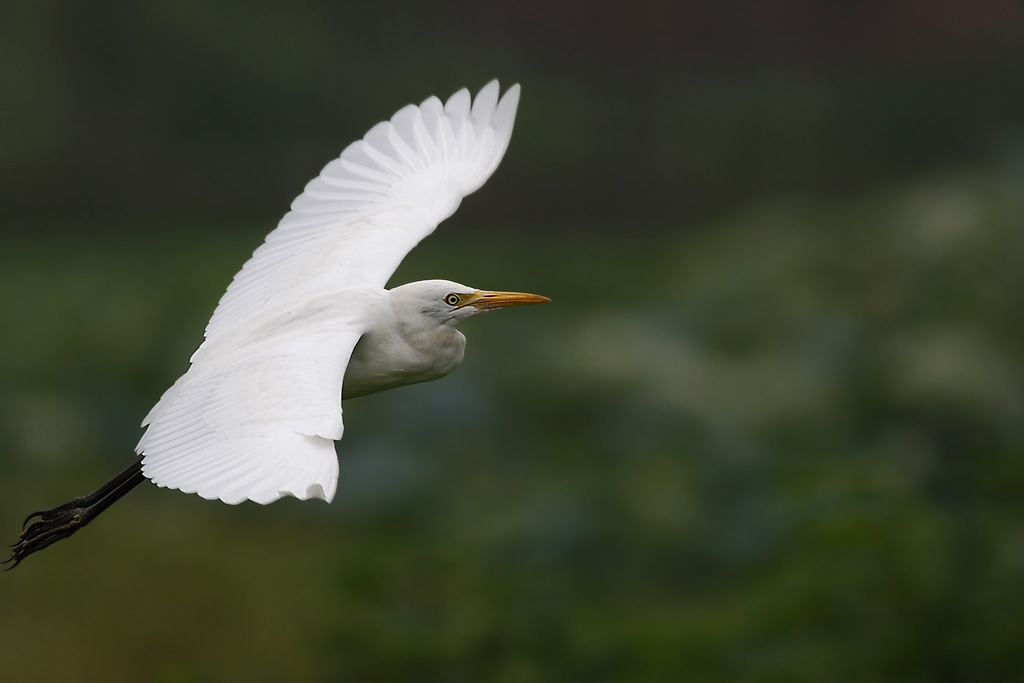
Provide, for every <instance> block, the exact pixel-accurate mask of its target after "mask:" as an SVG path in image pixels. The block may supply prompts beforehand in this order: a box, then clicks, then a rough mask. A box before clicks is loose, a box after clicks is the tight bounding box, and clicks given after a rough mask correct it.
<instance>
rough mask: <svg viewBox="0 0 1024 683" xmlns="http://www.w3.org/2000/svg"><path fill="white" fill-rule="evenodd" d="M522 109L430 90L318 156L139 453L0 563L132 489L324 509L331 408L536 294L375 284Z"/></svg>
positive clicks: (488, 97)
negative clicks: (149, 487) (467, 325)
mask: <svg viewBox="0 0 1024 683" xmlns="http://www.w3.org/2000/svg"><path fill="white" fill-rule="evenodd" d="M518 102H519V86H518V85H513V86H512V87H511V88H509V89H508V90H507V91H506V92H505V93H504V95H502V96H501V97H500V99H499V88H498V83H497V81H492V82H490V83H488V84H487V85H486V86H485V87H484V88H483V89H482V90H481V91H480V92H479V94H478V95H477V96H476V98H475V99H472V98H471V96H470V94H469V92H468V91H467V90H460V91H459V92H457V93H455V94H454V95H452V97H451V98H449V99H448V101H447V102H444V103H442V102H441V101H440V100H439V99H437V98H436V97H431V98H429V99H427V100H426V101H424V102H423V103H422V104H420V105H419V106H415V105H409V106H407V107H405V108H403V109H401V110H399V111H398V112H397V113H396V114H395V115H394V116H393V117H392V118H391V120H390V121H384V122H382V123H379V124H377V125H376V126H374V127H373V128H372V129H371V130H370V132H369V133H367V134H366V136H365V137H364V138H363V139H362V140H359V141H357V142H355V143H353V144H351V145H349V146H348V147H347V148H346V149H345V151H343V152H342V153H341V156H340V157H339V158H337V159H335V160H334V161H332V162H330V163H329V164H327V166H326V167H325V168H324V169H323V171H321V173H320V175H319V176H318V177H317V178H314V179H313V180H312V181H311V182H310V183H309V184H308V185H306V188H305V190H304V191H303V193H302V194H301V195H299V197H298V198H297V199H296V200H295V201H294V202H293V203H292V205H291V210H290V211H289V212H288V213H287V214H285V216H284V218H282V219H281V222H280V223H279V224H278V226H277V228H276V229H274V230H273V231H272V232H271V233H270V234H269V235H267V238H266V240H265V242H264V243H263V244H262V245H261V246H260V247H259V248H258V249H256V251H255V252H254V253H253V255H252V257H251V258H250V259H249V260H248V261H247V262H246V263H245V265H243V266H242V269H241V270H240V271H239V272H238V273H237V274H236V275H235V277H234V280H233V281H232V282H231V285H230V286H229V287H228V289H227V292H225V294H224V296H223V297H221V300H220V303H219V304H218V305H217V308H216V310H214V312H213V317H212V318H210V322H209V323H208V324H207V327H206V332H205V339H204V341H203V343H202V344H201V345H200V347H199V348H198V350H197V351H196V352H195V353H194V354H193V355H192V358H191V364H190V366H189V368H188V370H187V371H186V372H185V374H183V375H182V376H181V377H180V378H179V379H178V380H177V381H176V382H175V383H174V384H173V385H172V386H171V388H170V389H168V390H167V391H166V392H165V393H164V395H163V396H162V397H161V398H160V400H159V401H158V402H157V404H156V405H155V406H154V407H153V409H152V410H150V411H149V414H148V415H147V416H146V418H145V419H144V420H143V422H142V424H143V426H144V427H145V428H146V431H145V433H144V434H143V436H142V439H141V441H139V444H138V446H137V447H136V453H137V454H138V455H139V458H138V460H136V461H135V462H134V463H132V464H131V465H130V466H129V467H128V468H127V469H125V470H124V471H123V472H121V473H120V474H118V475H117V476H116V477H114V478H113V479H112V480H110V481H109V482H107V483H106V484H104V485H103V486H101V487H100V488H98V489H97V490H96V491H94V492H92V493H90V494H87V495H85V496H80V497H78V498H75V499H73V500H71V501H68V502H67V503H64V504H62V505H58V506H56V507H54V508H51V509H49V510H40V511H37V512H34V513H32V514H31V515H29V517H28V519H26V520H25V525H26V526H24V530H23V531H22V533H21V536H20V538H19V540H18V542H17V543H15V544H14V545H13V546H11V547H12V553H11V557H10V558H8V559H7V560H6V562H13V564H11V567H9V569H10V568H13V567H14V566H17V564H18V563H19V562H20V561H21V560H23V559H25V557H26V556H28V555H30V554H31V553H33V552H35V551H37V550H41V549H42V548H45V547H47V546H49V545H50V544H52V543H54V542H56V541H59V540H61V539H63V538H67V537H68V536H71V535H72V534H73V533H75V532H76V531H78V530H79V529H81V528H82V527H84V526H85V525H86V524H88V523H89V522H90V521H92V520H93V519H95V517H96V516H97V515H99V514H100V513H101V512H103V511H104V510H105V509H106V508H107V507H109V506H110V505H111V504H113V503H114V502H115V501H117V500H118V499H119V498H121V497H122V496H123V495H124V494H126V493H127V492H128V491H130V490H131V489H133V488H134V487H135V486H137V485H138V484H139V483H141V482H142V481H143V480H144V479H149V480H151V481H152V482H153V483H154V484H156V485H157V486H161V487H167V488H173V489H179V490H181V491H184V492H186V493H198V494H199V495H200V496H202V497H203V498H207V499H219V500H222V501H224V502H225V503H230V504H236V503H241V502H242V501H245V500H251V501H254V502H256V503H261V504H267V503H271V502H273V501H275V500H277V499H279V498H282V497H284V496H294V497H295V498H299V499H302V500H305V499H309V498H320V499H322V500H325V501H327V502H330V501H331V500H332V499H333V497H334V494H335V490H336V489H337V485H338V457H337V454H336V452H335V450H334V442H335V441H337V440H339V439H341V436H342V432H343V429H344V427H343V423H342V399H350V398H355V397H358V396H365V395H367V394H372V393H375V392H378V391H383V390H384V389H392V388H394V387H400V386H404V385H407V384H415V383H417V382H426V381H430V380H434V379H438V378H440V377H443V376H444V375H447V374H448V373H449V372H451V371H452V370H454V369H455V367H456V366H458V364H459V363H460V362H461V361H462V355H463V351H464V349H465V345H466V338H465V337H464V336H463V335H462V333H461V332H459V331H458V329H457V326H458V325H459V323H461V322H462V321H463V320H465V319H467V318H470V317H472V316H474V315H477V314H478V313H484V312H486V311H491V310H494V309H497V308H503V307H506V306H517V305H523V304H538V303H544V302H547V301H549V299H548V298H546V297H543V296H539V295H536V294H525V293H521V292H501V291H488V290H480V289H476V288H475V287H467V286H466V285H461V284H458V283H456V282H451V281H448V280H425V281H421V282H412V283H409V284H405V285H401V286H398V287H394V288H392V289H385V285H386V284H387V281H388V278H390V277H391V275H392V274H393V273H394V271H395V269H396V268H397V267H398V265H399V263H401V261H402V259H403V258H404V257H405V255H406V254H407V253H409V251H410V250H411V249H412V248H413V247H414V246H416V244H417V243H419V241H420V240H422V239H423V238H424V237H426V236H427V235H429V234H430V233H432V232H433V231H434V229H435V228H436V227H437V224H438V223H440V222H441V221H442V220H444V219H445V218H447V217H448V216H450V215H452V213H454V212H455V210H456V209H457V208H458V206H459V203H460V202H461V201H462V198H463V197H465V196H466V195H468V194H470V193H471V192H473V191H475V190H477V189H478V188H479V187H480V186H481V185H483V183H484V182H485V181H486V180H487V178H488V177H489V176H490V175H491V173H493V172H494V169H495V168H496V167H497V166H498V163H499V162H500V161H501V158H502V156H503V155H504V153H505V149H506V148H507V147H508V142H509V138H510V136H511V134H512V124H513V122H514V120H515V114H516V107H517V105H518ZM36 518H38V519H36ZM33 519H36V521H34V522H33V523H32V524H29V521H31V520H33Z"/></svg>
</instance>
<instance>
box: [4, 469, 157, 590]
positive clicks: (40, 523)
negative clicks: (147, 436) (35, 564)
mask: <svg viewBox="0 0 1024 683" xmlns="http://www.w3.org/2000/svg"><path fill="white" fill-rule="evenodd" d="M143 479H145V477H144V475H143V474H142V458H139V459H138V460H136V461H135V462H134V463H132V464H131V465H129V466H128V468H127V469H125V470H124V471H123V472H121V473H120V474H118V475H117V476H116V477H114V478H113V479H111V480H110V481H108V482H107V483H106V484H104V485H103V486H101V487H100V488H98V489H96V490H95V491H93V492H92V493H90V494H88V495H85V496H79V497H78V498H75V499H73V500H69V501H68V502H66V503H63V504H61V505H58V506H56V507H52V508H50V509H48V510H37V511H36V512H33V513H32V514H31V515H29V516H28V517H26V518H25V521H24V522H22V523H21V536H19V537H18V542H17V543H15V544H14V545H12V546H11V556H10V557H8V558H7V559H6V560H4V561H3V562H2V563H0V564H7V563H8V562H13V563H14V564H12V565H11V566H10V567H7V568H6V569H5V570H4V571H10V570H11V569H14V568H15V567H17V566H18V563H19V562H21V561H22V560H24V559H25V558H26V557H28V556H29V555H31V554H32V553H34V552H36V551H37V550H42V549H43V548H45V547H47V546H49V545H51V544H52V543H56V542H57V541H59V540H61V539H64V538H67V537H68V536H70V535H72V534H73V533H75V532H76V531H78V530H79V529H81V528H82V527H84V526H85V525H86V524H88V523H89V522H91V521H92V520H93V519H95V518H96V516H97V515H99V514H100V513H101V512H103V511H104V510H106V509H107V508H108V507H110V505H112V504H113V503H114V502H115V501H116V500H118V499H119V498H120V497H121V496H123V495H124V494H126V493H128V492H129V491H131V490H132V489H133V488H135V487H136V486H137V485H138V484H139V483H140V482H141V481H143ZM35 517H38V518H39V519H38V520H37V521H35V522H32V519H33V518H35ZM29 522H32V523H31V524H29Z"/></svg>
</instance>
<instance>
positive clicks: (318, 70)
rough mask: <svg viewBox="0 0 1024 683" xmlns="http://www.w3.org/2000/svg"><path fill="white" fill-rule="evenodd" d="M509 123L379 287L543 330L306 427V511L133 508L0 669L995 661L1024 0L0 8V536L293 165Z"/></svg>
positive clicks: (1016, 487) (1008, 583)
mask: <svg viewBox="0 0 1024 683" xmlns="http://www.w3.org/2000/svg"><path fill="white" fill-rule="evenodd" d="M495 77H497V78H499V79H500V80H502V82H503V83H504V84H510V83H512V82H520V83H521V84H522V86H523V97H522V104H521V107H520V111H519V117H518V120H517V124H516V131H515V134H514V136H513V139H512V143H511V146H510V148H509V151H508V154H507V156H506V158H505V161H504V162H503V164H502V166H501V167H500V168H499V170H498V172H497V173H496V175H495V176H494V178H493V179H492V180H491V181H490V182H489V183H488V184H487V185H486V186H485V187H484V188H483V189H482V190H481V191H480V192H479V193H477V194H476V195H474V196H472V197H470V198H468V199H467V200H466V201H465V202H464V204H463V207H462V209H460V211H459V213H458V214H457V215H456V216H455V217H453V218H452V219H450V220H449V221H448V222H447V223H446V224H445V225H443V226H442V228H441V229H440V230H439V231H438V232H437V234H435V235H434V236H432V237H431V238H429V239H428V240H427V241H426V242H425V243H424V244H423V245H421V247H420V248H418V249H417V250H416V251H415V252H414V253H413V254H412V255H411V256H410V258H409V259H408V260H407V261H406V263H405V264H404V265H403V266H402V268H401V270H400V271H399V273H398V274H397V275H396V277H395V279H394V282H396V283H397V282H404V281H406V280H409V279H417V278H424V277H445V278H451V279H455V280H459V281H463V282H468V283H472V284H474V285H477V286H480V287H488V288H507V289H522V290H527V291H536V292H540V293H544V294H547V295H549V296H551V297H552V298H553V299H554V303H552V304H550V305H547V306H544V307H536V308H529V309H516V310H513V311H510V312H506V313H502V314H499V315H495V316H488V317H486V318H484V319H483V320H478V321H473V322H472V323H469V324H467V326H466V329H465V332H466V333H467V336H468V337H469V339H470V344H469V348H468V353H467V358H466V362H465V363H464V365H463V367H462V368H461V369H460V370H459V371H458V372H456V373H455V374H454V375H452V376H450V377H448V378H446V379H444V380H442V381H439V382H435V383H431V384H428V385H420V386H415V387H409V388H405V389H401V390H398V391H394V392H389V393H385V394H383V395H378V396H373V397H368V398H365V399H359V400H356V401H352V402H350V403H348V404H347V405H346V423H347V434H346V436H345V439H344V441H343V442H342V443H341V444H340V445H339V447H338V453H339V458H340V461H341V471H342V479H341V482H340V486H339V490H338V495H337V498H336V500H335V502H334V504H332V505H330V506H328V505H324V504H319V503H298V502H297V501H282V502H280V503H276V504H274V505H272V506H269V507H266V508H264V507H259V506H256V505H241V506H238V507H229V506H225V505H222V504H219V503H211V502H206V501H203V500H201V499H199V498H197V497H195V496H185V495H183V494H180V493H177V492H170V491H166V490H160V489H157V488H155V487H153V486H150V485H145V486H142V487H140V488H139V489H137V490H136V491H134V492H133V493H132V494H131V495H130V496H128V497H127V498H125V499H124V500H123V501H122V502H120V503H118V505H117V506H115V507H114V508H112V509H111V510H110V511H108V512H107V513H106V514H105V515H104V516H103V518H101V520H100V521H98V522H96V523H95V524H94V525H93V526H91V527H89V529H88V530H86V531H84V532H82V533H81V534H78V535H76V536H75V537H74V538H72V539H70V540H68V541H64V542H62V543H60V544H59V545H57V546H54V547H53V548H51V549H48V550H46V551H45V552H43V553H41V554H38V555H34V556H32V557H31V558H29V559H28V560H26V562H25V563H24V564H22V565H21V566H19V567H18V569H17V570H16V571H13V572H10V573H7V574H4V575H2V576H0V661H2V662H3V664H2V671H3V674H2V677H3V679H4V680H11V681H31V680H40V681H52V680H72V679H73V680H78V681H92V680H96V681H100V680H102V681H121V680H123V681H139V680H147V681H337V680H351V681H503V682H514V681H673V680H689V681H823V680H827V681H882V680H888V681H976V682H980V681H1011V680H1024V648H1022V647H1021V643H1022V642H1024V621H1022V619H1024V617H1022V615H1024V503H1022V492H1024V388H1022V387H1024V383H1022V380H1024V350H1022V341H1024V322H1022V315H1021V314H1022V310H1024V309H1022V307H1024V219H1022V217H1024V191H1022V187H1024V8H1022V5H1021V4H1020V3H1016V2H1010V1H1009V0H1004V1H992V2H959V1H952V0H943V1H939V2H921V1H919V0H895V1H892V2H883V3H860V2H809V1H806V0H780V1H779V2H765V3H713V2H675V3H672V2H661V1H658V0H637V1H635V2H629V3H626V2H609V1H600V0H599V1H596V2H593V1H592V2H583V1H582V0H576V1H565V0H548V1H546V2H535V1H525V2H518V3H485V2H469V1H464V2H434V3H424V4H416V5H414V4H411V3H409V4H406V3H400V2H387V1H382V2H375V3H369V2H365V3H327V2H313V1H311V0H306V1H297V2H291V3H275V2H266V1H258V2H237V1H236V2H221V3H207V2H199V1H198V0H173V1H164V0H160V1H156V2H146V3H117V2H111V1H109V0H100V1H97V2H89V3H82V2H72V1H65V2H53V1H46V0H42V1H39V2H31V3H29V2H25V3H7V4H5V5H4V7H3V9H2V10H0V93H2V94H0V193H2V219H0V230H2V235H0V237H2V247H0V304H2V309H0V311H2V322H0V444H2V448H0V521H2V533H3V534H5V535H6V538H7V540H8V541H9V542H13V541H14V540H15V538H16V537H17V533H18V531H19V523H20V521H21V519H22V518H23V516H24V515H25V514H27V513H28V512H29V511H31V510H33V509H37V508H39V507H47V506H50V505H53V504H56V503H58V502H60V501H62V500H66V499H68V498H71V497H73V496H75V495H78V494H81V493H84V492H86V491H88V490H91V489H93V488H94V487H95V486H96V485H98V484H100V483H101V482H103V481H105V480H106V479H108V478H109V477H110V476H111V475H113V474H114V473H115V472H117V471H119V470H120V469H121V468H122V467H123V466H124V465H126V464H127V463H128V462H130V461H131V460H132V458H133V455H132V448H133V446H134V444H135V442H136V440H137V438H138V436H139V434H140V430H139V428H138V423H139V421H140V420H141V418H142V417H143V416H144V415H145V413H146V412H147V410H148V409H149V407H150V406H151V405H152V403H153V402H154V401H155V400H156V399H157V398H158V396H159V395H160V393H161V392H162V391H163V390H164V389H165V388H166V387H167V386H168V385H169V384H170V383H171V382H172V381H173V380H174V379H175V378H176V377H177V375H179V374H180V373H181V372H183V371H184V370H185V367H186V362H187V358H188V356H189V354H190V353H191V352H192V350H194V348H195V347H196V346H197V345H198V343H199V341H200V340H201V336H202V330H203V327H204V324H205V321H206V320H207V318H208V316H209V314H210V313H211V311H212V310H213V307H214V305H215V304H216V302H217V300H218V298H219V296H220V294H221V292H222V291H223V289H224V287H225V286H226V285H227V283H228V282H229V281H230V278H231V276H232V275H233V273H234V272H235V271H236V270H237V268H238V267H239V266H240V264H241V263H242V262H243V261H244V260H245V258H246V257H247V256H248V255H249V254H250V253H251V251H252V250H253V249H254V248H255V247H256V246H258V244H259V243H260V241H261V240H262V238H263V235H264V234H265V233H266V232H268V231H269V230H270V229H271V228H272V227H273V226H274V225H275V224H276V222H277V220H278V219H279V218H280V216H281V215H282V214H283V213H284V211H285V210H286V208H287V206H288V203H289V202H290V201H291V200H292V198H293V197H294V196H295V195H296V194H298V193H299V191H300V190H301V189H302V187H303V185H304V184H305V182H306V181H307V180H309V179H310V178H312V177H313V176H314V175H316V173H318V172H319V170H320V168H321V167H322V166H323V165H324V164H325V163H327V162H328V161H329V160H330V159H331V158H333V157H334V156H336V155H337V153H338V152H340V150H341V149H342V148H343V147H344V146H345V145H347V144H348V143H349V142H351V141H352V140H354V139H356V138H358V137H360V136H361V135H362V134H363V133H364V132H365V131H366V130H368V129H369V127H370V126H371V125H373V124H374V123H376V122H377V121H379V120H381V119H384V118H387V117H389V116H390V115H391V114H392V113H393V112H394V111H395V110H397V109H398V108H399V107H400V106H402V105H404V104H406V103H408V102H419V101H421V100H423V99H424V98H426V97H427V96H429V95H432V94H437V95H439V96H442V97H446V96H447V95H449V94H450V93H452V92H453V91H455V90H456V89H458V88H460V87H463V86H469V87H471V88H472V89H473V90H474V91H475V90H477V89H479V88H480V87H481V86H482V85H483V84H484V83H486V82H487V81H488V80H490V79H491V78H495Z"/></svg>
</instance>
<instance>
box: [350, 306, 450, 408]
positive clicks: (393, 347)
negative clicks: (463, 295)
mask: <svg viewBox="0 0 1024 683" xmlns="http://www.w3.org/2000/svg"><path fill="white" fill-rule="evenodd" d="M465 349H466V338H465V337H464V336H463V335H462V333H461V332H459V331H458V330H457V329H455V328H454V327H451V326H449V325H441V326H440V327H437V326H432V327H428V326H422V325H415V324H410V323H408V322H407V321H403V320H402V319H401V318H398V319H396V320H395V321H394V324H391V325H381V326H379V327H378V328H376V329H374V330H371V331H370V332H367V333H366V334H365V335H363V337H362V338H361V339H360V340H359V343H358V344H356V347H355V349H353V351H352V358H351V359H350V360H349V364H348V369H347V370H346V371H345V382H344V385H343V387H342V397H343V398H355V397H357V396H365V395H366V394H372V393H376V392H378V391H383V390H385V389H393V388H395V387H400V386H405V385H407V384H417V383H419V382H429V381H430V380H434V379H438V378H440V377H444V376H445V375H447V374H448V373H450V372H451V371H452V370H454V369H455V368H456V367H458V365H459V363H461V362H462V357H463V353H464V352H465Z"/></svg>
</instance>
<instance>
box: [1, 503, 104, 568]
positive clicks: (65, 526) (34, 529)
mask: <svg viewBox="0 0 1024 683" xmlns="http://www.w3.org/2000/svg"><path fill="white" fill-rule="evenodd" d="M81 500H82V499H81V498H75V499H74V500H72V501H69V502H67V503H64V504H63V505H58V506H57V507H55V508H50V509H49V510H40V511H39V512H33V513H32V514H31V515H29V516H28V518H27V519H26V520H25V524H28V521H29V520H30V519H32V518H33V517H39V521H38V522H33V523H32V525H31V526H29V527H28V528H26V529H24V530H23V531H22V532H21V536H20V537H19V538H18V542H17V543H15V544H14V545H12V546H11V556H10V557H8V558H7V559H6V560H4V561H3V564H7V563H8V562H13V563H14V564H12V565H11V566H10V567H7V570H8V571H9V570H11V569H14V568H15V567H17V566H18V563H19V562H21V561H22V560H24V559H25V558H26V557H28V556H29V555H31V554H32V553H34V552H35V551H37V550H42V549H43V548H45V547H46V546H48V545H50V544H51V543H56V542H57V541H59V540H61V539H62V538H67V537H68V536H70V535H71V534H73V533H75V532H76V531H78V530H79V529H81V528H82V527H83V526H85V523H86V521H88V520H89V519H91V518H92V516H95V515H92V516H90V515H88V514H87V513H88V510H89V508H84V507H78V504H79V503H80V502H81Z"/></svg>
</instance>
